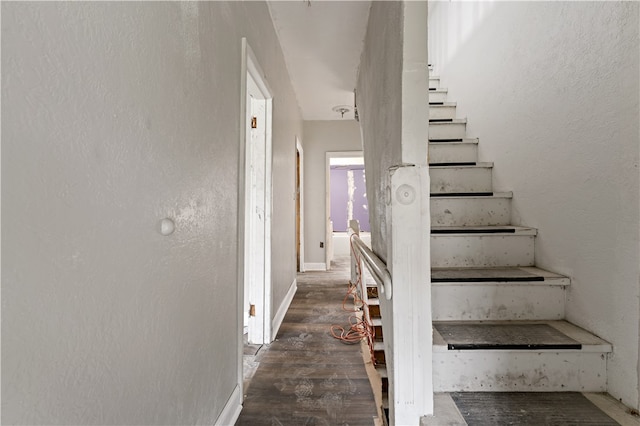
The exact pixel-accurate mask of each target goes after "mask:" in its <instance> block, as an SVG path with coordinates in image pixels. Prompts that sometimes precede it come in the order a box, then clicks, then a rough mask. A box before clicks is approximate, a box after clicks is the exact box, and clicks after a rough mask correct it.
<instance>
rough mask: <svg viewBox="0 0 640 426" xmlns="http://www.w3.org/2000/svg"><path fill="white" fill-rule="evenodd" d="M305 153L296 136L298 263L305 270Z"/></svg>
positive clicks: (300, 268)
mask: <svg viewBox="0 0 640 426" xmlns="http://www.w3.org/2000/svg"><path fill="white" fill-rule="evenodd" d="M303 230H304V153H303V150H302V144H301V143H300V139H298V137H296V263H297V271H298V272H304V232H303Z"/></svg>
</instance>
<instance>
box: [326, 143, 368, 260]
mask: <svg viewBox="0 0 640 426" xmlns="http://www.w3.org/2000/svg"><path fill="white" fill-rule="evenodd" d="M348 157H359V158H360V157H364V152H363V151H327V152H326V154H325V170H324V176H325V184H324V189H325V194H324V197H325V198H324V199H325V201H324V206H325V215H324V217H325V221H324V222H325V231H324V235H325V236H324V240H325V246H324V247H325V249H324V257H325V264H326V269H327V271H328V270H330V269H331V261H332V260H333V226H332V222H331V159H332V158H348Z"/></svg>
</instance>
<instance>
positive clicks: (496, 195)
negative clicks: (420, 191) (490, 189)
mask: <svg viewBox="0 0 640 426" xmlns="http://www.w3.org/2000/svg"><path fill="white" fill-rule="evenodd" d="M440 194H444V195H441V196H439V197H436V199H438V200H446V199H450V198H455V199H463V200H471V199H474V198H480V199H483V200H487V199H491V198H513V192H511V191H509V192H494V193H492V194H491V195H486V194H478V195H451V196H447V195H446V193H440Z"/></svg>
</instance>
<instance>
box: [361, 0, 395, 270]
mask: <svg viewBox="0 0 640 426" xmlns="http://www.w3.org/2000/svg"><path fill="white" fill-rule="evenodd" d="M402 13H403V12H402V3H401V2H373V3H372V6H371V10H370V11H369V26H368V29H367V37H366V38H365V45H364V50H363V52H362V57H361V60H360V70H359V74H358V85H357V102H358V111H359V112H361V114H360V127H361V129H362V139H363V144H364V163H365V172H366V174H367V200H368V202H369V222H370V223H371V244H372V246H371V248H372V249H373V250H374V251H375V252H376V254H377V255H378V256H380V257H381V258H382V259H383V260H386V257H387V231H388V229H387V226H388V223H387V217H386V204H385V201H384V200H385V199H386V188H387V186H388V185H389V183H390V182H389V175H388V173H387V170H388V169H389V167H391V166H394V165H397V164H400V163H401V161H402V144H401V137H402V48H401V46H402Z"/></svg>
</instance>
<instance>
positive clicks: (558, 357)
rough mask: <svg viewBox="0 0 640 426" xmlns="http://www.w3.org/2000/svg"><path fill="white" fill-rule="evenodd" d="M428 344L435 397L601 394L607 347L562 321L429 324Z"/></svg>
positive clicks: (591, 335) (586, 333)
mask: <svg viewBox="0 0 640 426" xmlns="http://www.w3.org/2000/svg"><path fill="white" fill-rule="evenodd" d="M463 326H465V327H463ZM438 329H440V330H444V331H447V332H448V334H446V335H445V336H443V335H442V334H441V332H440V331H438ZM433 339H434V347H433V365H434V369H433V371H434V391H436V392H456V391H466V392H478V391H516V392H518V391H520V392H521V391H580V392H604V391H606V363H607V361H606V358H607V357H606V354H607V353H609V352H611V345H610V344H609V343H607V342H605V341H604V340H602V339H600V338H598V337H596V336H594V335H593V334H591V333H589V332H587V331H586V330H584V329H581V328H579V327H577V326H575V325H573V324H570V323H568V322H566V321H496V322H487V321H485V322H482V321H456V322H434V331H433ZM456 345H457V346H459V347H462V348H474V347H475V348H476V349H456ZM488 348H496V349H488ZM498 348H499V349H498ZM478 366H482V368H478Z"/></svg>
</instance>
